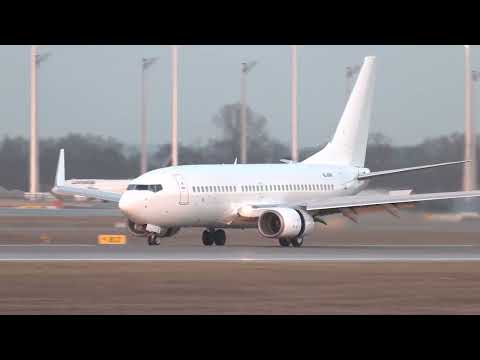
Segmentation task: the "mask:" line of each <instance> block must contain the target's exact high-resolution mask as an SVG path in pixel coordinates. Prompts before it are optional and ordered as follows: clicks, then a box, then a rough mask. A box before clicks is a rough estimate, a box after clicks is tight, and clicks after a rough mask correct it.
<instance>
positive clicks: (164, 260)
mask: <svg viewBox="0 0 480 360" xmlns="http://www.w3.org/2000/svg"><path fill="white" fill-rule="evenodd" d="M479 261H480V258H478V257H477V258H468V257H467V258H374V259H365V258H324V259H317V258H305V259H289V258H278V259H262V258H258V259H181V258H179V259H145V258H143V259H139V258H131V259H112V258H97V259H91V258H88V259H87V258H85V259H82V258H76V259H66V258H64V259H45V258H41V259H40V258H38V259H37V258H31V259H26V258H20V259H0V263H2V262H265V263H274V262H365V263H367V262H479Z"/></svg>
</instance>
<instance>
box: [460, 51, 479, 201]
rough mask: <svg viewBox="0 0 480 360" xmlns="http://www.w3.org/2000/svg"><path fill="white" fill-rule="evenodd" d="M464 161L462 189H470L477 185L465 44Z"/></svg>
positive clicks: (470, 81)
mask: <svg viewBox="0 0 480 360" xmlns="http://www.w3.org/2000/svg"><path fill="white" fill-rule="evenodd" d="M464 48H465V160H470V161H471V162H469V163H465V165H464V174H463V190H464V191H472V190H474V189H475V188H476V186H477V172H476V168H477V166H476V138H475V124H474V123H473V108H472V90H473V76H472V75H473V74H472V67H471V61H470V46H469V45H465V47H464Z"/></svg>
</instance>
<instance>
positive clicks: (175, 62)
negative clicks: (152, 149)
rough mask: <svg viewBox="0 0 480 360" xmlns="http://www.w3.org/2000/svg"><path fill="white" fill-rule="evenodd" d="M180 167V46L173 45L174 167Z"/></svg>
mask: <svg viewBox="0 0 480 360" xmlns="http://www.w3.org/2000/svg"><path fill="white" fill-rule="evenodd" d="M177 165H178V45H172V166H177Z"/></svg>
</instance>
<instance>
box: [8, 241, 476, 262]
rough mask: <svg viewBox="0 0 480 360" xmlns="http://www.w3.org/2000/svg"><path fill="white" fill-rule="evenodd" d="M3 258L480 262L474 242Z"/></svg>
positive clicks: (107, 249)
mask: <svg viewBox="0 0 480 360" xmlns="http://www.w3.org/2000/svg"><path fill="white" fill-rule="evenodd" d="M0 261H194V262H195V261H207V262H212V261H261V262H264V261H273V262H292V261H348V262H350V261H356V262H364V261H370V262H378V261H382V262H384V261H480V247H478V246H473V245H466V244H465V245H442V244H438V245H434V244H430V245H422V244H419V245H415V246H414V245H408V246H406V245H364V246H358V245H357V246H351V245H345V246H310V247H303V248H300V249H295V248H287V249H285V248H280V247H260V246H257V247H223V248H219V247H208V248H203V247H200V246H197V247H164V248H162V247H147V246H145V247H134V246H118V245H114V246H100V245H98V246H97V245H89V244H56V245H44V244H31V245H29V244H25V245H0Z"/></svg>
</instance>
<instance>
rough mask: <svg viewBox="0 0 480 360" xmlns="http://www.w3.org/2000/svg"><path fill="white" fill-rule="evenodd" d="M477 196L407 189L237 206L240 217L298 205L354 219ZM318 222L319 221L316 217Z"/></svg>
mask: <svg viewBox="0 0 480 360" xmlns="http://www.w3.org/2000/svg"><path fill="white" fill-rule="evenodd" d="M474 197H480V191H459V192H444V193H429V194H415V195H410V191H392V192H390V193H389V194H378V195H377V194H373V195H354V196H339V197H334V198H330V199H322V200H313V201H307V202H306V203H305V204H294V205H293V204H270V205H268V204H264V205H247V206H243V207H241V208H240V209H238V212H237V215H238V216H239V217H240V218H245V219H253V218H258V217H259V216H260V215H261V214H262V213H263V212H264V211H265V210H267V209H271V208H276V207H290V208H292V207H293V208H301V209H304V210H307V211H308V212H309V213H310V214H312V216H314V217H315V219H317V218H316V217H317V216H318V217H319V216H325V215H330V214H337V213H341V214H343V215H344V216H346V217H347V218H349V219H350V220H352V221H354V222H357V218H356V216H357V215H358V213H357V210H363V209H369V208H370V209H373V210H376V208H377V207H380V208H381V210H384V211H387V212H388V213H390V214H391V215H394V216H398V214H397V209H398V208H400V207H404V206H407V205H409V204H415V203H419V202H424V201H434V200H449V199H463V198H474ZM318 221H320V220H318Z"/></svg>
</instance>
